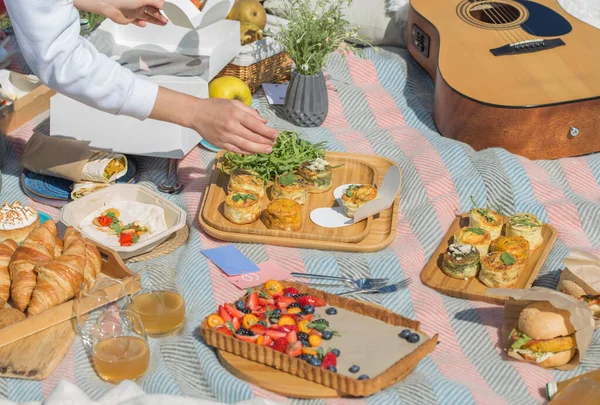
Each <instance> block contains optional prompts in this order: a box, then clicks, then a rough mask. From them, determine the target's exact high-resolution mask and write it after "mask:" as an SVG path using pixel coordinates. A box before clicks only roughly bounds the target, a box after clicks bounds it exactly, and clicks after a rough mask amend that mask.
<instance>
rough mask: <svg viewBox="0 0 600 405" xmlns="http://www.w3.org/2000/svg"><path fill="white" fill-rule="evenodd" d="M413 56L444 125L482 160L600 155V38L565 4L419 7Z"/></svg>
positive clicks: (443, 2)
mask: <svg viewBox="0 0 600 405" xmlns="http://www.w3.org/2000/svg"><path fill="white" fill-rule="evenodd" d="M410 6H411V7H410V11H409V16H408V42H409V44H408V49H409V52H410V53H411V55H412V56H413V57H414V59H415V60H416V61H417V62H418V63H419V64H420V65H421V66H422V67H423V68H424V69H425V70H426V71H427V72H428V73H429V75H430V76H431V78H432V79H433V80H434V82H435V98H434V120H435V124H436V126H437V129H438V130H439V132H440V133H441V134H442V135H443V136H446V137H449V138H453V139H457V140H459V141H462V142H465V143H467V144H469V145H471V146H472V147H473V148H474V149H476V150H482V149H486V148H491V147H501V148H505V149H506V150H508V151H510V152H513V153H516V154H519V155H522V156H525V157H527V158H530V159H555V158H559V157H565V156H577V155H582V154H586V153H591V152H596V151H600V50H599V48H598V47H599V46H600V45H598V44H600V30H598V29H596V28H594V27H592V26H591V25H588V24H586V23H584V22H582V21H580V20H577V19H576V18H574V17H572V16H571V15H569V14H568V13H566V12H565V11H564V10H563V9H562V8H561V7H560V5H559V4H558V2H557V1H556V0H535V1H529V0H493V1H488V0H473V1H469V0H410Z"/></svg>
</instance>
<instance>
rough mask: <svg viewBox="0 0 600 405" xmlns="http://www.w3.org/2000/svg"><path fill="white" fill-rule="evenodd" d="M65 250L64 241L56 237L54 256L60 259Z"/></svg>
mask: <svg viewBox="0 0 600 405" xmlns="http://www.w3.org/2000/svg"><path fill="white" fill-rule="evenodd" d="M62 252H63V241H62V240H60V239H56V246H54V258H55V259H58V258H59V257H60V255H62Z"/></svg>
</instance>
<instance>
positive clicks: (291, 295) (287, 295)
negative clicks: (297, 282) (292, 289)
mask: <svg viewBox="0 0 600 405" xmlns="http://www.w3.org/2000/svg"><path fill="white" fill-rule="evenodd" d="M283 296H284V297H293V296H294V294H292V293H285V294H283Z"/></svg>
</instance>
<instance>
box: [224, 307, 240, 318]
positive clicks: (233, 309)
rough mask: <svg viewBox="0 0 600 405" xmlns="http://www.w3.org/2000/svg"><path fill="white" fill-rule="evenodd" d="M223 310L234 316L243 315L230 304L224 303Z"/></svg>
mask: <svg viewBox="0 0 600 405" xmlns="http://www.w3.org/2000/svg"><path fill="white" fill-rule="evenodd" d="M225 310H226V311H227V312H229V315H231V316H233V317H234V318H238V319H242V318H243V317H244V314H243V313H242V311H238V309H237V308H236V307H234V306H233V305H231V304H225Z"/></svg>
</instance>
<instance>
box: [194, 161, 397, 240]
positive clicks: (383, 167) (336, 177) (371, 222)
mask: <svg viewBox="0 0 600 405" xmlns="http://www.w3.org/2000/svg"><path fill="white" fill-rule="evenodd" d="M222 155H223V152H220V153H219V154H217V158H216V159H215V161H214V162H213V165H212V176H211V179H210V183H209V185H208V187H207V190H206V193H205V195H204V198H203V200H202V204H201V206H200V214H199V215H198V220H199V222H200V226H201V227H202V229H203V230H204V231H205V232H206V233H208V234H209V235H211V236H213V237H215V238H217V239H221V240H225V241H229V242H245V243H261V244H268V245H277V246H287V247H301V248H310V249H321V250H339V251H346V252H376V251H378V250H381V249H383V248H385V247H386V246H388V245H389V244H390V243H392V241H393V240H394V238H395V237H396V222H397V220H398V205H399V202H400V193H398V196H397V197H396V200H395V201H394V204H393V206H392V207H390V208H389V209H387V210H385V211H383V212H380V213H379V214H377V215H375V216H374V217H370V218H368V219H366V220H365V221H361V222H359V223H358V224H354V225H351V226H346V227H342V228H334V229H331V228H323V227H320V226H318V225H315V224H314V223H313V222H312V221H311V220H310V218H309V214H310V211H311V210H312V209H315V208H319V207H328V206H329V207H331V206H333V205H334V204H335V198H334V197H333V190H335V188H336V187H338V186H339V185H342V184H349V183H360V182H364V183H369V182H370V183H375V184H377V185H381V183H382V182H383V178H384V176H385V174H386V173H387V171H388V169H389V168H390V167H391V166H392V165H394V164H395V163H394V162H393V161H391V160H389V159H386V158H383V157H380V156H376V155H361V154H355V153H344V152H327V153H326V156H325V158H326V159H327V160H328V161H329V162H331V163H332V165H337V164H341V163H344V165H345V166H342V167H340V168H338V169H333V186H332V188H331V190H329V191H328V192H326V193H322V194H310V196H309V200H308V202H307V204H305V206H304V208H303V213H304V221H303V222H304V223H303V228H302V230H301V231H299V232H287V231H276V230H270V229H267V228H266V226H265V225H264V223H263V221H262V218H261V220H259V221H257V222H255V223H254V224H249V225H235V224H232V223H231V222H229V221H228V220H227V219H226V218H225V217H224V216H223V208H222V206H223V201H224V200H225V196H226V194H225V190H226V186H227V182H228V180H229V176H227V175H225V174H224V173H222V172H221V170H220V163H219V160H220V158H221V156H222ZM369 179H370V180H369ZM268 195H269V193H268V192H267V196H268ZM268 201H270V200H268V198H267V197H266V196H265V200H264V206H265V207H266V205H267V204H268Z"/></svg>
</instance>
